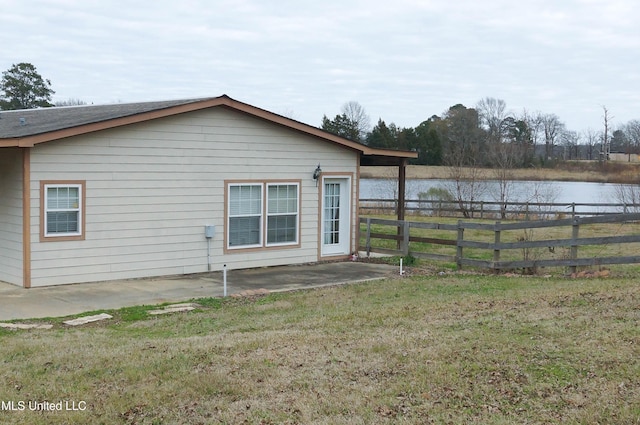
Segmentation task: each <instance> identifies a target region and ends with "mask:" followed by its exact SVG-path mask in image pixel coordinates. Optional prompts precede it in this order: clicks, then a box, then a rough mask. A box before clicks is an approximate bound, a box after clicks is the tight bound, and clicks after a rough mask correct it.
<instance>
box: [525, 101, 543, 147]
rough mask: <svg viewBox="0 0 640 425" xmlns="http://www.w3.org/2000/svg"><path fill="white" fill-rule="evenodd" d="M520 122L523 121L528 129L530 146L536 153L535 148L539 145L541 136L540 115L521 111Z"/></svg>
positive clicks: (539, 113)
mask: <svg viewBox="0 0 640 425" xmlns="http://www.w3.org/2000/svg"><path fill="white" fill-rule="evenodd" d="M520 120H521V121H524V122H525V123H526V125H527V127H528V128H529V132H530V136H529V137H530V138H531V144H532V145H533V151H534V152H535V151H536V147H537V146H538V145H539V144H540V143H541V140H542V138H543V137H542V135H543V131H542V128H543V125H542V113H541V112H534V113H530V112H528V111H527V110H526V109H525V110H524V111H522V115H521V116H520Z"/></svg>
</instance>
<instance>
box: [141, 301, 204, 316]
mask: <svg viewBox="0 0 640 425" xmlns="http://www.w3.org/2000/svg"><path fill="white" fill-rule="evenodd" d="M197 307H199V306H198V304H194V303H182V304H171V305H168V306H165V307H163V308H162V309H159V310H149V311H148V312H147V313H149V314H153V315H158V314H168V313H179V312H181V311H191V310H195V309H196V308H197Z"/></svg>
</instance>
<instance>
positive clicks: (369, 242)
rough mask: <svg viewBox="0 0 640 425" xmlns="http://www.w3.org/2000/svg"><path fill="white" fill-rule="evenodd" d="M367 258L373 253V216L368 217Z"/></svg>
mask: <svg viewBox="0 0 640 425" xmlns="http://www.w3.org/2000/svg"><path fill="white" fill-rule="evenodd" d="M366 249H367V258H369V256H370V255H371V217H367V242H366Z"/></svg>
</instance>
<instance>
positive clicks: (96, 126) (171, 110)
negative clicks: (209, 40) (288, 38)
mask: <svg viewBox="0 0 640 425" xmlns="http://www.w3.org/2000/svg"><path fill="white" fill-rule="evenodd" d="M216 106H226V107H229V108H231V109H234V110H236V111H240V112H243V113H246V114H248V115H251V116H254V117H257V118H260V119H264V120H266V121H269V122H272V123H274V124H278V125H282V126H284V127H287V128H290V129H293V130H297V131H299V132H302V133H305V134H307V135H310V136H314V137H317V138H319V139H322V140H324V141H328V142H332V143H335V144H337V145H339V146H342V147H344V148H347V149H351V150H353V151H356V152H360V153H361V154H362V155H374V156H385V157H396V158H417V157H418V154H417V153H416V152H408V151H395V150H391V149H376V148H371V147H368V146H365V145H362V144H360V143H357V142H354V141H352V140H348V139H345V138H342V137H340V136H336V135H334V134H331V133H328V132H326V131H324V130H322V129H320V128H317V127H313V126H310V125H308V124H304V123H302V122H299V121H295V120H292V119H290V118H286V117H284V116H282V115H278V114H274V113H273V112H269V111H267V110H265V109H261V108H258V107H255V106H251V105H249V104H247V103H243V102H239V101H237V100H234V99H232V98H230V97H229V96H227V95H222V96H219V97H215V98H208V99H203V100H196V101H194V102H189V103H185V104H181V105H176V106H171V107H167V108H163V109H157V110H153V111H149V112H142V113H138V114H134V115H127V116H124V117H119V118H112V119H107V120H104V121H98V122H93V123H89V124H83V125H79V126H76V127H69V128H64V129H60V130H54V131H50V132H46V133H40V134H34V135H30V136H24V137H14V138H7V139H0V148H1V147H33V146H35V145H37V144H40V143H45V142H50V141H53V140H59V139H64V138H67V137H72V136H79V135H83V134H88V133H93V132H96V131H101V130H107V129H111V128H116V127H122V126H125V125H130V124H137V123H141V122H145V121H150V120H154V119H158V118H164V117H168V116H172V115H178V114H183V113H187V112H193V111H198V110H202V109H207V108H212V107H216Z"/></svg>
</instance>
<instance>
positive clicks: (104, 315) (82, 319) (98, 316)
mask: <svg viewBox="0 0 640 425" xmlns="http://www.w3.org/2000/svg"><path fill="white" fill-rule="evenodd" d="M111 318H113V316H111V315H110V314H107V313H102V314H96V315H95V316H84V317H78V318H77V319H73V320H66V321H64V322H62V323H64V324H65V325H69V326H78V325H86V324H87V323H91V322H97V321H99V320H105V319H111Z"/></svg>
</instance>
